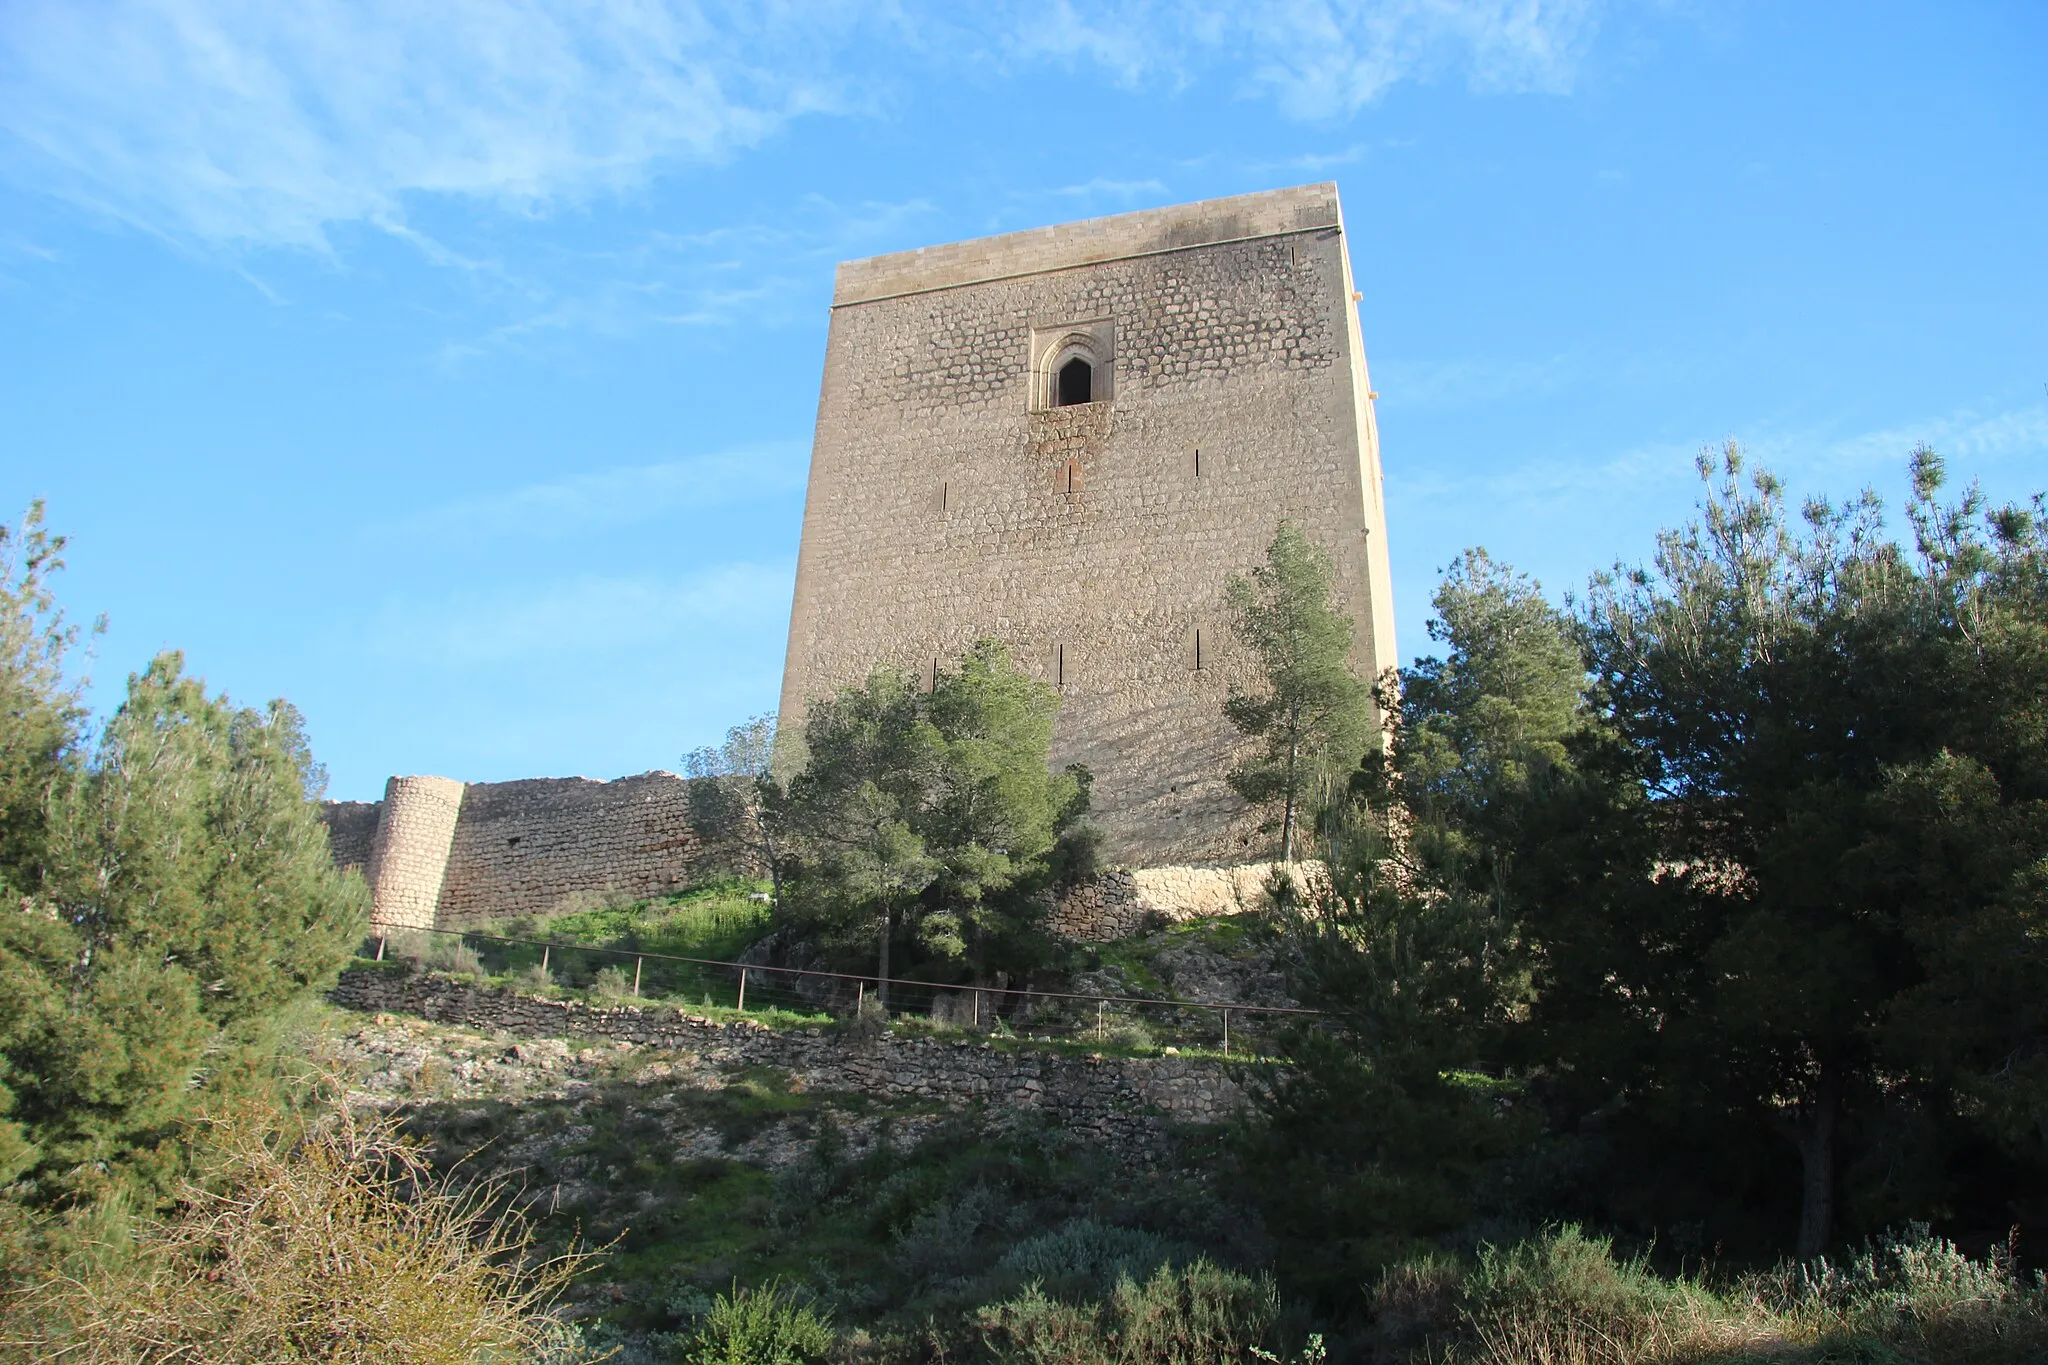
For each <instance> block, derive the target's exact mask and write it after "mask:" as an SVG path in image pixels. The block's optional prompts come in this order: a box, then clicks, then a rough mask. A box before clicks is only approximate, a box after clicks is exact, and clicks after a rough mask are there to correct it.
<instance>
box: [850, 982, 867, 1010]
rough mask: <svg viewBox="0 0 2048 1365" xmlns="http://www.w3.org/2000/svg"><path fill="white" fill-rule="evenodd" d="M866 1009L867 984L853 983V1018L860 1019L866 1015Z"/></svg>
mask: <svg viewBox="0 0 2048 1365" xmlns="http://www.w3.org/2000/svg"><path fill="white" fill-rule="evenodd" d="M867 1009H868V983H867V982H865V981H856V982H854V983H853V1017H854V1018H856V1019H858V1018H860V1017H861V1015H863V1014H865V1013H867Z"/></svg>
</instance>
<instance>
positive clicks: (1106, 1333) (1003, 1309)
mask: <svg viewBox="0 0 2048 1365" xmlns="http://www.w3.org/2000/svg"><path fill="white" fill-rule="evenodd" d="M1279 1319H1280V1297H1279V1292H1278V1291H1277V1290H1276V1289H1275V1287H1274V1284H1273V1281H1272V1279H1271V1278H1270V1277H1267V1276H1263V1275H1262V1276H1258V1277H1250V1276H1245V1275H1240V1274H1237V1273H1235V1272H1234V1271H1229V1270H1224V1269H1221V1268H1219V1267H1217V1266H1214V1265H1211V1264H1210V1263H1209V1262H1208V1261H1206V1260H1201V1261H1196V1262H1195V1263H1194V1264H1192V1265H1189V1266H1184V1267H1174V1266H1161V1267H1159V1268H1158V1269H1157V1270H1155V1271H1154V1272H1153V1273H1152V1274H1151V1276H1150V1277H1148V1278H1147V1279H1145V1280H1144V1281H1142V1282H1140V1281H1137V1280H1133V1279H1131V1278H1129V1277H1128V1276H1126V1277H1122V1278H1119V1279H1118V1281H1117V1283H1116V1287H1115V1288H1114V1289H1113V1290H1112V1291H1111V1293H1110V1295H1109V1298H1108V1300H1107V1302H1104V1303H1089V1304H1071V1303H1064V1302H1062V1301H1060V1300H1058V1299H1056V1298H1053V1297H1051V1296H1049V1295H1047V1294H1046V1293H1045V1291H1044V1289H1043V1288H1042V1286H1040V1285H1038V1284H1036V1283H1034V1284H1031V1285H1029V1286H1027V1287H1026V1288H1025V1290H1024V1292H1023V1293H1022V1294H1020V1295H1018V1296H1017V1297H1015V1298H1013V1299H1011V1300H1009V1301H1008V1302H1006V1303H1001V1304H994V1305H991V1306H989V1307H985V1308H983V1309H981V1310H980V1312H979V1314H978V1322H977V1325H978V1326H979V1328H980V1333H981V1339H982V1342H983V1344H984V1346H986V1348H987V1349H988V1352H989V1354H990V1355H992V1356H993V1357H994V1358H995V1359H996V1360H998V1361H1001V1362H1003V1365H1247V1362H1250V1361H1253V1360H1272V1359H1276V1357H1275V1356H1274V1355H1273V1354H1272V1353H1271V1352H1270V1351H1268V1350H1266V1349H1265V1348H1266V1347H1267V1346H1268V1344H1269V1339H1270V1338H1272V1337H1273V1336H1274V1335H1275V1334H1276V1332H1277V1329H1278V1324H1279ZM1318 1358H1319V1357H1318Z"/></svg>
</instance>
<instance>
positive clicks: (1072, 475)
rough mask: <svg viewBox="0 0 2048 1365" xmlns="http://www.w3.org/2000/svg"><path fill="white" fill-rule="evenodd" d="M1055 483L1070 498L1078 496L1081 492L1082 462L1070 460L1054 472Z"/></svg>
mask: <svg viewBox="0 0 2048 1365" xmlns="http://www.w3.org/2000/svg"><path fill="white" fill-rule="evenodd" d="M1053 483H1054V484H1055V485H1057V486H1058V488H1059V491H1060V492H1062V493H1065V494H1066V495H1067V496H1068V497H1076V496H1078V495H1079V494H1080V492H1081V462H1080V461H1079V460H1076V459H1069V460H1068V461H1067V462H1066V463H1065V464H1063V465H1061V466H1060V467H1059V468H1058V469H1057V470H1055V471H1053Z"/></svg>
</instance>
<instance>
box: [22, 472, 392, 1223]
mask: <svg viewBox="0 0 2048 1365" xmlns="http://www.w3.org/2000/svg"><path fill="white" fill-rule="evenodd" d="M20 536H21V538H20V539H19V540H16V539H15V538H14V535H13V534H9V535H8V536H6V537H0V544H8V545H19V546H21V547H22V548H23V550H24V551H25V553H24V554H23V556H22V558H21V559H20V560H18V561H16V562H15V563H13V564H11V565H10V566H9V568H10V572H9V574H8V576H7V577H6V579H5V580H4V581H0V618H4V619H5V621H6V634H5V637H4V640H0V643H4V645H5V654H4V656H0V687H4V688H5V689H6V692H7V708H6V711H5V712H4V714H0V754H4V755H5V766H6V774H5V778H4V783H5V785H4V790H0V800H4V803H5V804H4V805H0V828H4V829H5V831H6V845H5V849H4V858H0V882H4V884H5V890H6V894H7V897H8V901H9V904H8V906H7V907H6V909H5V911H4V913H0V1184H5V1183H8V1182H10V1181H16V1180H20V1181H24V1182H26V1183H25V1184H24V1185H22V1186H18V1187H17V1189H18V1191H19V1190H26V1191H27V1192H28V1193H29V1194H30V1196H31V1197H33V1198H39V1199H44V1198H46V1199H63V1198H71V1197H76V1196H89V1195H93V1194H95V1193H96V1192H99V1191H102V1190H105V1189H109V1188H112V1187H114V1186H116V1185H119V1184H121V1183H122V1182H123V1181H125V1180H127V1179H129V1178H130V1177H131V1176H132V1177H135V1178H137V1179H140V1180H141V1181H142V1182H143V1183H144V1184H145V1185H149V1186H151V1187H153V1188H160V1187H161V1183H162V1181H163V1179H164V1178H165V1177H166V1176H167V1174H168V1172H169V1170H170V1166H171V1163H172V1162H173V1161H174V1159H175V1157H176V1150H175V1149H176V1137H177V1124H178V1122H179V1121H180V1120H181V1119H182V1118H184V1117H186V1116H188V1115H190V1114H191V1113H192V1112H194V1109H195V1106H197V1105H198V1104H199V1103H200V1102H201V1101H202V1100H203V1099H204V1097H205V1092H206V1089H207V1086H206V1080H207V1077H208V1076H209V1074H210V1073H217V1072H218V1070H219V1069H220V1066H221V1064H222V1059H223V1056H224V1054H223V1052H222V1048H223V1047H224V1046H227V1045H231V1044H232V1043H233V1041H234V1040H235V1039H236V1038H238V1037H243V1036H246V1035H247V1032H248V1030H249V1029H251V1028H252V1027H255V1026H257V1025H258V1024H259V1023H260V1022H261V1021H262V1020H264V1019H265V1018H267V1017H269V1016H272V1015H274V1014H275V1013H276V1012H277V1011H278V1010H279V1009H280V1008H281V1007H282V1006H283V1005H285V1004H286V1003H288V1002H289V1001H291V1000H292V999H294V998H295V997H298V996H300V995H303V994H305V993H306V992H307V991H308V990H310V989H312V988H315V987H317V986H319V985H321V984H322V983H324V982H326V981H327V980H329V979H331V977H332V975H333V973H334V972H335V970H336V969H337V968H338V967H339V966H340V964H341V962H342V961H343V960H344V958H345V957H346V954H347V952H348V949H349V946H350V942H351V939H352V938H353V936H355V935H356V934H357V933H358V932H359V931H360V928H361V925H362V917H363V913H364V911H365V909H366V901H367V896H366V894H365V892H364V888H363V885H362V882H361V879H360V878H357V877H353V876H346V877H345V876H343V875H342V874H340V873H338V872H336V871H335V869H334V866H333V863H332V861H331V858H330V856H329V853H328V849H327V835H326V829H325V827H324V826H323V825H322V824H321V822H320V819H319V814H318V811H317V809H316V807H315V803H314V800H315V798H316V797H317V795H318V792H319V788H320V785H321V782H322V780H323V778H322V774H321V772H320V769H319V768H318V766H317V765H315V764H314V762H313V760H312V756H311V754H310V752H309V751H308V748H307V745H306V741H305V735H304V730H303V727H302V725H301V722H300V719H299V716H298V713H297V712H296V711H294V710H293V709H292V708H291V707H290V706H289V705H287V704H286V703H283V702H273V703H271V705H270V706H269V707H268V708H266V709H264V710H261V711H257V710H248V709H242V708H237V707H235V706H234V705H232V704H231V703H230V702H228V700H227V699H226V698H225V697H220V696H209V695H208V694H207V693H206V691H205V689H204V687H203V685H202V684H201V683H200V682H199V681H198V680H197V679H194V678H190V677H188V676H186V675H185V674H184V672H183V662H182V660H181V658H180V657H179V656H178V655H176V654H165V655H162V656H159V657H158V658H157V659H156V660H155V661H153V662H152V663H151V664H150V666H149V667H148V668H147V669H145V670H144V671H143V672H141V673H139V674H136V675H134V676H132V677H131V678H130V679H129V683H128V693H127V699H126V700H125V701H124V702H123V704H122V705H121V707H120V708H119V710H117V711H116V712H115V713H114V715H113V716H112V717H111V718H109V720H108V721H107V723H106V725H105V727H104V728H103V729H102V730H101V732H100V734H99V735H98V737H97V742H96V743H95V744H90V745H89V744H88V743H87V742H86V741H87V736H86V734H85V732H84V728H83V727H84V720H85V717H84V713H83V711H82V709H81V708H80V706H79V705H78V694H77V690H76V685H75V683H74V682H72V681H71V680H70V679H69V677H68V675H67V674H66V672H65V670H64V667H63V663H64V651H65V650H66V649H67V648H68V647H69V645H70V643H71V640H72V638H73V637H72V636H71V634H70V633H69V632H68V630H67V629H66V628H65V627H64V625H63V623H62V618H61V616H60V615H59V614H58V613H57V611H56V609H55V606H54V603H53V598H52V596H51V593H50V590H49V583H48V575H49V573H50V572H51V571H52V570H54V569H55V568H56V567H58V564H59V561H58V559H57V558H56V554H57V551H58V550H59V549H61V548H62V546H61V541H58V540H56V539H54V538H49V537H47V536H45V535H44V533H43V532H42V530H41V527H40V517H39V513H38V512H32V513H31V515H30V517H29V518H27V519H25V521H24V527H23V531H22V532H21V533H20Z"/></svg>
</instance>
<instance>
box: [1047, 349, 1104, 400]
mask: <svg viewBox="0 0 2048 1365" xmlns="http://www.w3.org/2000/svg"><path fill="white" fill-rule="evenodd" d="M1094 395H1095V367H1094V366H1093V365H1090V364H1089V363H1088V362H1087V361H1086V360H1084V359H1082V358H1081V357H1080V356H1075V357H1074V358H1073V359H1072V360H1069V361H1068V362H1067V363H1066V364H1064V365H1062V366H1060V372H1059V382H1058V387H1057V389H1056V390H1055V392H1054V395H1053V403H1054V406H1056V407H1062V408H1065V407H1072V406H1073V405H1074V404H1076V403H1092V402H1094V401H1095V396H1094Z"/></svg>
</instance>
